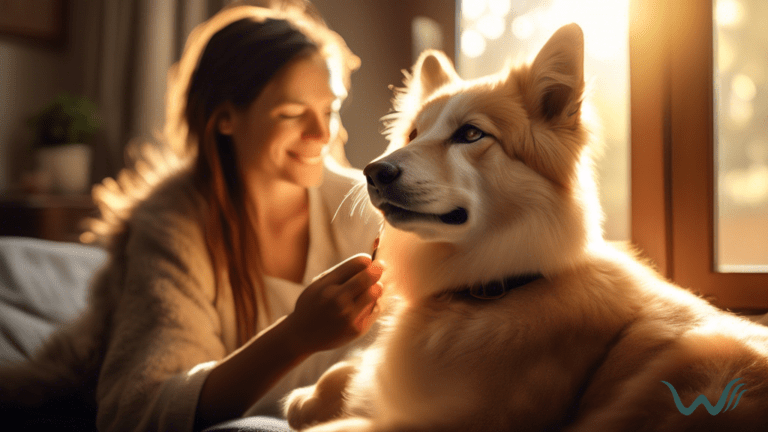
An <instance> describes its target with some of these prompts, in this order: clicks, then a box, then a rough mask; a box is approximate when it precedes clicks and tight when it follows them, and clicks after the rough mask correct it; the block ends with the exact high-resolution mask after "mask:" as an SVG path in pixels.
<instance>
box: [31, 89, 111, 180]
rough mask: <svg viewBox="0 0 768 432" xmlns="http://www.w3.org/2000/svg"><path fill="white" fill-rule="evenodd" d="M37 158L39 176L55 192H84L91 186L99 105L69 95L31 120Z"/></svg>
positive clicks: (65, 95) (98, 122) (59, 97)
mask: <svg viewBox="0 0 768 432" xmlns="http://www.w3.org/2000/svg"><path fill="white" fill-rule="evenodd" d="M27 125H28V126H29V127H30V128H31V130H32V132H33V134H34V147H35V150H36V151H35V156H36V159H37V165H38V166H37V168H38V170H39V172H40V173H42V174H43V175H45V176H46V177H48V179H49V181H50V184H51V185H52V186H53V189H54V191H56V192H64V193H79V192H84V191H85V190H86V189H87V188H88V186H89V185H90V174H91V169H90V168H91V157H92V156H91V153H92V149H91V146H90V141H91V139H92V138H93V136H94V134H95V133H96V132H97V131H98V129H99V127H100V121H99V118H98V115H97V108H96V104H94V103H93V102H92V101H90V100H89V99H87V98H85V97H82V96H73V95H70V94H67V93H62V94H60V95H58V96H57V97H56V98H55V99H54V100H53V101H52V102H50V103H49V104H48V105H46V106H45V107H43V109H41V110H40V111H39V112H38V113H37V114H35V115H33V116H32V117H30V118H29V119H28V121H27Z"/></svg>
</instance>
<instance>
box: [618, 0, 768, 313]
mask: <svg viewBox="0 0 768 432" xmlns="http://www.w3.org/2000/svg"><path fill="white" fill-rule="evenodd" d="M712 3H713V2H712V1H700V0H699V1H696V0H678V1H675V2H667V1H665V0H631V1H630V89H631V95H630V96H631V102H630V106H631V119H630V125H631V150H630V155H631V181H630V189H631V191H630V192H631V220H632V222H631V228H632V229H631V231H632V242H633V243H634V244H635V245H637V246H638V247H639V248H640V249H641V250H642V251H643V253H644V254H645V255H646V256H647V257H649V258H650V259H651V260H652V261H653V262H654V263H655V264H656V266H657V268H658V270H659V271H660V272H661V273H662V274H663V275H664V276H666V277H667V278H668V279H670V280H672V281H673V282H675V283H677V284H678V285H681V286H683V287H686V288H689V289H691V290H692V291H694V292H698V293H700V294H701V295H702V296H703V297H705V298H707V299H708V300H710V301H711V302H712V303H713V304H715V305H717V306H719V307H721V308H725V309H731V310H734V311H739V312H744V313H758V312H764V311H765V310H768V273H720V272H717V271H716V270H715V258H716V257H715V241H716V238H715V228H716V227H715V223H716V216H715V214H716V213H715V206H716V201H715V160H714V149H715V147H714V146H715V139H714V111H713V109H714V80H713V78H714V69H713V59H714V51H713V24H712V23H713V20H712V18H713V4H712Z"/></svg>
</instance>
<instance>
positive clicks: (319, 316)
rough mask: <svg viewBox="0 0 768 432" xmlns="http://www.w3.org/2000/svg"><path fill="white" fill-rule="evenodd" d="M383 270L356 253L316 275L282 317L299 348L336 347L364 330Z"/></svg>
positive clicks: (308, 350) (370, 320) (368, 324)
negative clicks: (287, 313)
mask: <svg viewBox="0 0 768 432" xmlns="http://www.w3.org/2000/svg"><path fill="white" fill-rule="evenodd" d="M382 271H383V269H382V267H381V265H380V264H379V263H378V262H376V263H371V258H370V256H368V255H366V254H359V255H355V256H353V257H351V258H349V259H347V260H346V261H343V262H342V263H340V264H338V265H337V266H335V267H333V268H331V269H330V270H328V271H326V272H325V273H323V274H321V275H320V276H318V277H317V278H315V280H314V281H312V283H311V284H310V285H309V286H308V287H307V288H306V289H305V290H304V291H303V292H302V293H301V295H300V296H299V298H298V300H296V307H295V308H294V311H293V312H292V313H291V314H290V315H288V316H287V317H286V318H285V320H286V324H287V325H289V326H290V329H291V333H292V336H293V338H292V339H293V341H294V342H295V344H296V345H295V346H296V348H297V349H298V350H299V352H304V353H308V354H309V353H314V352H317V351H324V350H329V349H333V348H338V347H341V346H344V345H346V344H348V343H349V342H351V341H353V340H354V339H356V338H357V337H359V336H361V335H363V334H365V332H367V331H368V329H369V328H370V327H371V324H373V321H374V316H373V314H372V312H373V309H374V307H375V306H376V300H377V299H378V298H379V297H381V294H382V286H381V284H380V283H378V281H379V279H380V278H381V273H382Z"/></svg>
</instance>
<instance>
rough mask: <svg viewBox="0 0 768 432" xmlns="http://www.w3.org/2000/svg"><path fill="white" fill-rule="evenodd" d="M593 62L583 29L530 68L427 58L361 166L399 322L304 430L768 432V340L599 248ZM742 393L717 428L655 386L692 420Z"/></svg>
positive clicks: (310, 401) (352, 366) (338, 380)
mask: <svg viewBox="0 0 768 432" xmlns="http://www.w3.org/2000/svg"><path fill="white" fill-rule="evenodd" d="M583 45H584V42H583V35H582V32H581V29H580V28H579V27H578V26H577V25H575V24H571V25H568V26H565V27H563V28H561V29H560V30H558V31H557V32H556V33H555V34H554V35H553V36H552V37H551V39H550V40H549V41H548V42H547V43H546V45H545V46H544V47H543V48H542V49H541V51H540V52H539V53H538V55H537V56H536V58H535V59H534V61H533V62H532V63H531V64H529V65H524V66H522V67H517V68H510V69H508V70H506V71H504V72H502V73H501V74H499V75H496V76H491V77H487V78H483V79H480V80H475V81H463V80H461V79H460V78H459V77H458V76H457V74H456V72H455V71H454V69H453V66H452V65H451V63H450V61H449V60H448V59H447V58H446V57H445V55H444V54H442V53H440V52H437V51H428V52H425V53H423V54H422V55H421V57H420V58H419V60H418V61H417V63H416V64H415V66H414V68H413V76H412V77H411V78H410V79H408V80H407V82H406V88H405V89H404V91H402V92H401V93H400V94H398V95H397V97H396V100H395V110H396V114H395V115H393V116H392V118H390V120H391V122H392V124H391V128H390V130H389V139H390V148H389V149H388V151H387V153H386V154H385V155H384V156H382V157H381V158H380V159H378V160H377V161H375V162H374V163H373V164H372V165H369V167H367V168H366V173H367V174H368V176H369V185H368V190H369V194H370V196H371V201H372V203H373V204H374V205H375V206H376V207H378V208H379V209H380V210H381V211H382V212H383V213H384V215H385V218H386V221H387V222H386V224H385V228H384V231H383V233H382V237H381V243H380V247H379V251H378V258H377V259H380V260H381V261H382V262H385V263H386V268H387V271H386V272H385V275H384V279H383V280H384V283H385V286H386V294H385V297H386V298H387V299H388V300H385V304H390V303H391V304H392V305H391V307H390V308H389V310H388V311H387V314H386V315H385V316H384V318H382V322H381V325H382V331H381V333H380V334H379V335H378V337H377V340H376V342H375V343H374V344H373V345H372V346H371V347H370V348H368V349H367V350H365V351H363V352H362V353H361V354H360V355H359V356H358V357H355V358H353V359H350V360H348V361H347V362H344V363H341V364H339V365H337V366H336V367H334V368H332V369H331V370H329V371H328V372H327V373H326V374H325V375H324V376H323V377H322V378H321V380H320V381H319V382H318V383H317V384H316V385H315V386H313V387H309V388H304V389H299V390H296V391H294V392H293V393H292V394H291V395H289V397H288V398H287V399H286V405H285V406H286V408H285V409H286V416H287V418H288V420H289V422H290V424H291V425H292V426H293V427H295V428H299V429H303V428H306V427H309V430H310V431H311V432H328V431H382V432H383V431H393V432H394V431H484V432H485V431H541V430H567V431H705V430H713V431H714V430H718V431H719V430H740V431H764V430H768V328H765V327H763V326H760V325H758V324H753V323H751V322H749V321H747V320H745V319H742V318H739V317H736V316H734V315H731V314H729V313H726V312H723V311H721V310H719V309H717V308H715V307H713V306H712V305H710V304H709V303H707V302H706V301H705V300H703V299H701V298H699V297H697V296H696V295H694V294H692V293H690V292H688V291H687V290H684V289H682V288H680V287H677V286H675V285H673V284H671V283H669V282H668V281H666V280H664V279H663V278H662V277H661V276H660V275H659V274H657V273H656V272H655V271H654V270H653V269H652V268H651V267H649V266H647V265H645V264H644V263H643V262H641V261H640V260H638V259H637V258H636V257H635V256H634V254H633V253H631V252H627V251H624V250H621V249H619V248H617V247H615V246H614V245H611V244H609V243H608V242H606V241H604V240H603V237H602V232H601V217H602V216H601V210H600V208H599V203H598V198H597V191H596V187H595V184H594V182H593V180H592V157H591V152H592V151H593V150H594V149H593V147H591V145H592V144H590V135H589V133H588V131H587V128H586V126H585V125H584V122H583V121H582V118H581V117H582V115H581V114H582V113H581V111H582V107H581V103H582V98H583V92H584V76H583ZM382 167H389V169H392V167H394V168H395V171H393V173H394V174H393V175H390V176H389V177H387V178H386V179H384V180H385V183H386V184H383V183H382V184H379V183H377V181H376V178H372V177H376V176H377V172H376V170H377V169H381V168H382ZM393 177H396V178H394V179H393ZM457 209H459V210H458V213H451V212H454V211H456V210H457ZM452 214H453V215H455V214H458V218H453V219H451V218H449V217H447V216H448V215H452ZM528 274H540V275H541V276H542V277H541V278H539V279H537V280H534V281H533V282H530V283H528V284H525V285H523V286H520V287H517V288H514V289H511V290H509V291H508V292H507V293H506V295H504V296H503V297H502V298H499V299H496V300H478V299H474V298H466V297H464V296H462V295H460V294H458V293H457V291H460V290H463V289H464V288H465V287H467V286H472V285H476V284H479V283H486V282H489V281H493V280H500V279H504V278H507V277H509V276H514V275H528ZM735 378H742V380H741V381H740V382H741V383H743V384H744V387H743V388H744V389H746V392H745V393H743V397H742V398H741V399H740V401H739V404H738V406H737V407H736V408H734V409H731V410H726V411H724V412H721V413H719V414H718V415H716V416H713V415H711V414H709V413H708V412H707V410H706V409H705V407H703V406H699V408H698V409H697V410H695V411H694V412H693V413H692V414H691V415H689V416H686V415H683V414H681V412H680V411H678V409H677V408H676V405H675V403H674V401H673V397H672V394H671V392H670V389H669V388H667V386H666V385H664V384H663V383H662V382H661V381H667V382H669V383H671V384H672V385H674V387H675V388H676V389H677V391H678V392H679V393H680V397H681V399H682V402H683V403H684V405H685V406H689V405H690V404H691V403H692V402H693V401H694V400H695V399H696V398H697V397H698V396H699V395H701V394H703V395H705V396H706V397H707V398H708V400H709V401H711V402H712V404H715V403H716V402H717V400H718V398H719V397H720V395H721V392H722V391H723V389H724V388H725V386H726V384H727V383H728V382H730V381H731V380H733V379H735Z"/></svg>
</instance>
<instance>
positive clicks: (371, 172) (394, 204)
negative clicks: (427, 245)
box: [363, 160, 469, 225]
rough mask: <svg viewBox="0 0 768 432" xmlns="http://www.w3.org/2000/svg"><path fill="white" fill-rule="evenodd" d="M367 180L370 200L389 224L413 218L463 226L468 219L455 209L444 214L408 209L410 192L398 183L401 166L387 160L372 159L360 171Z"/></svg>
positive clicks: (461, 211)
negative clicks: (374, 160)
mask: <svg viewBox="0 0 768 432" xmlns="http://www.w3.org/2000/svg"><path fill="white" fill-rule="evenodd" d="M363 174H365V177H366V181H367V182H368V195H369V197H370V199H371V203H372V204H373V205H374V206H375V207H376V208H378V209H379V210H381V211H382V212H383V213H384V217H385V218H386V219H387V220H389V222H390V223H397V222H406V221H413V220H433V221H440V222H442V223H444V224H448V225H462V224H464V223H465V222H467V220H468V219H469V215H468V214H467V210H466V209H464V208H461V207H459V208H456V209H454V210H452V211H450V212H448V213H444V214H431V213H420V212H417V211H413V210H410V209H409V208H410V207H412V206H413V203H412V202H411V201H412V200H411V199H409V194H408V193H407V192H406V191H404V190H403V189H402V188H401V187H400V186H399V185H398V184H397V180H398V179H399V178H400V177H401V174H402V170H401V168H400V167H399V166H398V165H397V164H395V163H393V162H390V161H386V160H380V161H376V162H371V163H370V164H368V165H367V166H366V167H365V169H364V170H363Z"/></svg>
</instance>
